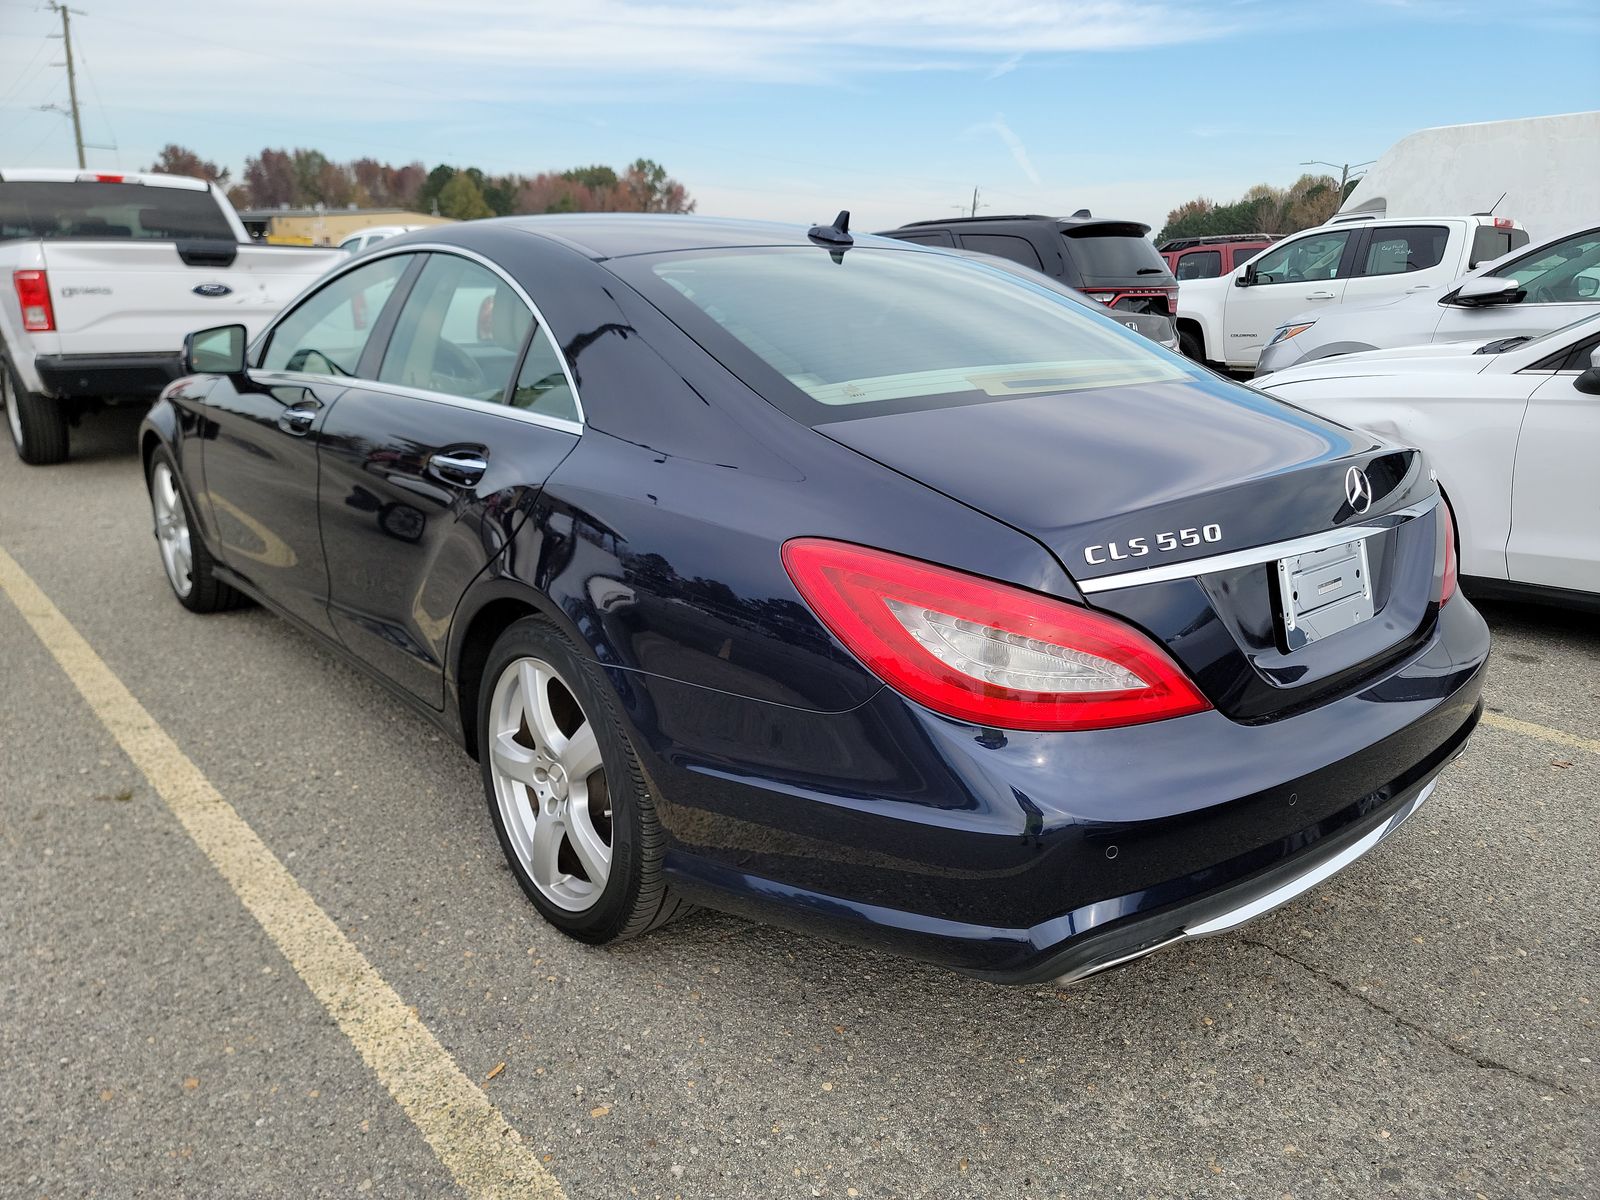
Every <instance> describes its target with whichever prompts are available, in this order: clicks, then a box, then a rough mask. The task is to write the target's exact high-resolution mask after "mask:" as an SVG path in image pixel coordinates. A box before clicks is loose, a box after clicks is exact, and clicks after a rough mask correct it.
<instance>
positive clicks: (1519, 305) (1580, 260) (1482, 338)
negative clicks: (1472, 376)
mask: <svg viewBox="0 0 1600 1200" xmlns="http://www.w3.org/2000/svg"><path fill="white" fill-rule="evenodd" d="M1596 313H1600V225H1597V226H1591V227H1590V228H1587V229H1580V230H1578V231H1577V232H1575V233H1569V234H1566V235H1564V236H1562V237H1558V238H1551V239H1550V240H1549V241H1546V242H1541V243H1539V244H1538V245H1537V246H1529V247H1528V248H1526V249H1525V250H1521V251H1518V252H1517V253H1516V254H1514V255H1513V256H1511V257H1509V258H1502V259H1497V260H1496V261H1494V262H1492V263H1489V264H1488V265H1487V266H1483V267H1479V268H1478V269H1477V270H1476V271H1473V272H1472V273H1471V274H1470V275H1467V276H1465V277H1464V278H1461V279H1457V280H1456V281H1455V282H1454V283H1451V284H1448V285H1446V286H1444V287H1440V288H1429V289H1427V290H1426V291H1422V292H1418V293H1416V294H1415V295H1410V294H1408V295H1405V296H1401V297H1399V298H1398V299H1395V300H1390V301H1389V302H1388V303H1386V304H1361V305H1349V304H1341V305H1340V306H1339V307H1338V308H1335V309H1331V310H1328V311H1312V312H1304V313H1297V314H1296V315H1295V316H1294V317H1292V318H1291V319H1290V320H1288V321H1286V322H1284V324H1282V325H1280V326H1278V329H1277V331H1276V332H1275V333H1274V334H1273V337H1272V340H1271V341H1270V342H1268V343H1267V348H1266V349H1265V350H1263V351H1262V352H1261V358H1260V360H1259V361H1258V362H1257V363H1256V378H1258V379H1259V378H1261V377H1262V376H1264V375H1270V374H1271V373H1272V372H1274V371H1281V370H1283V369H1284V368H1286V367H1292V366H1295V365H1296V364H1298V363H1302V362H1312V361H1314V360H1316V359H1319V358H1328V357H1330V356H1332V355H1335V354H1351V353H1354V352H1355V351H1358V350H1382V349H1384V348H1386V347H1389V346H1420V345H1422V344H1423V343H1424V342H1464V341H1469V340H1473V339H1476V341H1477V342H1478V343H1479V344H1481V343H1483V342H1486V341H1488V340H1489V339H1491V338H1505V337H1537V336H1538V335H1539V334H1541V333H1548V332H1550V330H1552V329H1559V328H1561V327H1562V326H1563V325H1570V324H1571V323H1572V322H1573V321H1576V320H1578V319H1579V318H1580V317H1586V316H1592V315H1594V314H1596Z"/></svg>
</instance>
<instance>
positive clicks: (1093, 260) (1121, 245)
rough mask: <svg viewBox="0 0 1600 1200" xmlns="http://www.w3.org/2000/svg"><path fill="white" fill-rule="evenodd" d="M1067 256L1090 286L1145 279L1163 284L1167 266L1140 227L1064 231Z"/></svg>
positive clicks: (1110, 226)
mask: <svg viewBox="0 0 1600 1200" xmlns="http://www.w3.org/2000/svg"><path fill="white" fill-rule="evenodd" d="M1062 236H1063V237H1064V238H1065V239H1066V243H1067V253H1068V254H1070V255H1072V261H1073V263H1074V265H1076V266H1077V268H1078V274H1080V275H1082V276H1083V281H1084V283H1085V284H1086V285H1088V284H1095V283H1100V282H1105V281H1111V280H1117V281H1124V280H1135V279H1144V280H1146V281H1147V282H1149V283H1151V284H1159V283H1160V282H1161V280H1160V279H1159V278H1158V276H1162V275H1166V274H1168V271H1167V263H1166V260H1165V259H1164V258H1162V257H1161V255H1160V254H1158V253H1157V252H1156V248H1155V246H1154V245H1152V244H1151V242H1150V240H1149V239H1148V238H1146V237H1145V236H1144V235H1143V233H1141V232H1140V230H1139V226H1137V225H1089V226H1086V227H1085V228H1082V229H1066V230H1063V231H1062Z"/></svg>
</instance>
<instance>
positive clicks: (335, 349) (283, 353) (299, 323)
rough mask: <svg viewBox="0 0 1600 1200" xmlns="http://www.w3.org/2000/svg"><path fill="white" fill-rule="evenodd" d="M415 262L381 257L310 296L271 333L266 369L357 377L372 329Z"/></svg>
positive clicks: (264, 357) (263, 362) (264, 360)
mask: <svg viewBox="0 0 1600 1200" xmlns="http://www.w3.org/2000/svg"><path fill="white" fill-rule="evenodd" d="M410 262H411V256H410V255H408V254H395V255H391V256H390V257H388V258H380V259H378V260H376V261H374V262H369V263H367V264H366V265H365V266H362V267H357V268H356V269H355V270H353V271H346V272H345V273H344V274H343V275H340V276H339V277H338V278H337V279H335V280H333V281H332V282H330V283H328V284H327V285H325V286H324V287H322V288H320V289H319V290H318V291H315V292H313V293H312V294H311V295H309V296H307V297H306V298H305V299H304V300H302V301H301V302H300V305H299V307H297V308H295V309H294V310H292V311H291V312H290V313H289V314H288V315H287V316H286V317H284V318H283V320H281V321H279V322H278V325H277V327H276V328H275V329H274V330H273V331H272V337H271V340H270V341H268V342H267V350H266V353H265V354H264V355H262V358H261V366H262V368H263V369H265V370H268V371H304V372H306V373H307V374H310V375H354V374H355V373H356V364H357V363H359V362H360V361H361V352H362V351H363V350H365V349H366V348H367V339H368V338H369V337H371V336H372V327H373V326H374V325H375V324H376V323H377V320H378V315H379V314H380V313H382V312H383V306H384V304H385V303H387V302H388V299H389V293H390V292H392V291H394V285H395V284H397V283H399V282H400V276H401V275H402V274H404V273H405V269H406V267H407V265H408V264H409V263H410Z"/></svg>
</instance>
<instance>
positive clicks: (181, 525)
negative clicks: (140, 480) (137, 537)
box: [150, 462, 194, 597]
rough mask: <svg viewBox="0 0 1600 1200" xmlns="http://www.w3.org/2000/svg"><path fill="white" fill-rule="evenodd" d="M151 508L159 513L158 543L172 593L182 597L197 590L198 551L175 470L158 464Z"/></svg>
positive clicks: (153, 473)
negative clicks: (195, 553)
mask: <svg viewBox="0 0 1600 1200" xmlns="http://www.w3.org/2000/svg"><path fill="white" fill-rule="evenodd" d="M150 507H151V509H152V510H153V511H154V513H155V520H156V544H157V545H159V546H160V547H161V565H162V566H163V567H165V568H166V569H167V579H168V580H169V581H171V583H172V590H173V591H175V592H177V593H178V595H179V596H180V597H184V596H187V595H188V594H189V592H190V591H191V590H192V589H193V588H194V550H193V547H192V546H191V544H190V541H189V537H190V534H189V518H188V516H187V515H186V514H185V513H184V511H183V497H182V496H180V495H179V494H178V482H177V480H175V479H174V478H173V477H172V468H171V467H169V466H168V465H167V464H166V463H164V462H158V463H157V464H156V466H155V470H154V471H152V472H151V473H150Z"/></svg>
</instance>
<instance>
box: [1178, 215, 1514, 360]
mask: <svg viewBox="0 0 1600 1200" xmlns="http://www.w3.org/2000/svg"><path fill="white" fill-rule="evenodd" d="M1527 244H1528V231H1527V230H1525V229H1523V228H1522V226H1521V225H1519V224H1518V223H1517V222H1516V221H1513V220H1511V219H1510V218H1508V217H1493V216H1485V215H1482V214H1473V215H1471V216H1459V217H1375V216H1373V215H1372V214H1371V213H1351V214H1345V215H1343V216H1336V217H1334V218H1333V219H1332V220H1331V221H1329V222H1328V223H1327V224H1326V225H1319V226H1317V227H1316V228H1315V229H1305V230H1302V231H1301V232H1299V233H1294V234H1290V235H1289V236H1288V237H1286V238H1283V239H1281V240H1279V241H1277V242H1274V243H1273V244H1272V246H1271V247H1270V248H1269V249H1266V250H1263V251H1262V252H1261V253H1260V254H1258V255H1256V256H1255V257H1254V258H1252V259H1251V260H1250V261H1249V262H1247V263H1245V264H1244V266H1242V267H1238V268H1236V269H1235V270H1234V272H1233V274H1231V275H1222V276H1219V277H1217V278H1216V279H1195V280H1186V281H1185V282H1184V283H1183V285H1182V286H1181V287H1180V288H1179V289H1178V337H1179V338H1180V340H1181V341H1182V343H1183V352H1184V353H1185V354H1187V355H1188V356H1189V357H1190V358H1193V359H1196V360H1198V361H1201V362H1209V363H1216V364H1218V365H1219V366H1223V367H1226V368H1227V369H1228V370H1230V371H1241V372H1243V371H1250V370H1253V369H1254V368H1255V365H1256V359H1257V358H1258V357H1259V356H1260V354H1261V351H1262V349H1263V348H1265V346H1266V344H1267V342H1268V341H1270V340H1271V338H1272V336H1273V334H1274V333H1275V332H1276V331H1277V329H1278V328H1279V327H1280V326H1281V325H1283V323H1284V322H1285V321H1287V320H1289V319H1290V318H1291V317H1294V316H1295V315H1296V314H1297V313H1303V312H1305V311H1307V310H1308V309H1315V310H1319V311H1323V312H1329V311H1334V310H1336V309H1337V308H1338V306H1340V305H1342V304H1373V303H1376V302H1378V301H1380V300H1391V299H1393V298H1394V297H1396V296H1403V295H1405V294H1407V293H1408V292H1418V291H1424V290H1426V289H1429V288H1438V287H1441V286H1443V285H1445V284H1448V283H1449V282H1450V281H1451V280H1453V279H1459V278H1460V277H1461V276H1462V275H1464V274H1465V273H1466V272H1467V271H1470V270H1472V269H1473V268H1475V267H1477V266H1478V265H1479V264H1480V263H1486V262H1491V261H1493V260H1494V259H1497V258H1501V257H1503V256H1505V255H1506V254H1509V253H1510V252H1511V251H1513V250H1517V249H1520V248H1521V247H1523V246H1526V245H1527Z"/></svg>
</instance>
